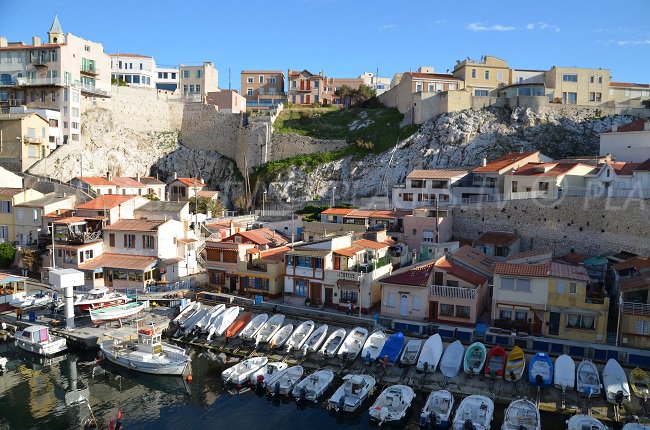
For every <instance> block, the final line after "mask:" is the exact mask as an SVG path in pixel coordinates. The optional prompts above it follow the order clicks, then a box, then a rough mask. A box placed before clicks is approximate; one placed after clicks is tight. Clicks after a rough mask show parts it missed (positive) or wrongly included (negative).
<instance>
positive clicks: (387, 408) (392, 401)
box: [369, 385, 415, 424]
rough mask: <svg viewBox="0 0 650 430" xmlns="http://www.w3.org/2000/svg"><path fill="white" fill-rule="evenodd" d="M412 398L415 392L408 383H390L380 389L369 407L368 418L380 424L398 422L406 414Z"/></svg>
mask: <svg viewBox="0 0 650 430" xmlns="http://www.w3.org/2000/svg"><path fill="white" fill-rule="evenodd" d="M414 398H415V392H414V391H413V389H412V388H411V387H409V386H408V385H391V386H390V387H388V388H386V389H385V390H384V391H382V393H381V394H380V395H379V397H377V400H375V403H374V404H373V405H372V406H371V407H370V410H369V413H370V418H371V419H372V420H374V421H378V422H379V423H380V424H383V423H385V422H391V423H395V422H398V421H400V420H402V418H404V417H405V416H406V411H408V408H409V407H410V406H411V403H412V402H413V399H414Z"/></svg>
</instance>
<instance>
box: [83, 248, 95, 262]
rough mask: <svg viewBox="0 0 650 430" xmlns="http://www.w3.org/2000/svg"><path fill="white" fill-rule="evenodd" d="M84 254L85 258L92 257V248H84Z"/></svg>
mask: <svg viewBox="0 0 650 430" xmlns="http://www.w3.org/2000/svg"><path fill="white" fill-rule="evenodd" d="M84 255H85V257H86V260H89V259H91V258H93V257H94V253H93V250H92V249H89V250H86V251H85V252H84Z"/></svg>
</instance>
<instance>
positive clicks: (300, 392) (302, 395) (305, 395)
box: [291, 369, 334, 402]
mask: <svg viewBox="0 0 650 430" xmlns="http://www.w3.org/2000/svg"><path fill="white" fill-rule="evenodd" d="M333 380H334V372H332V371H331V370H329V369H322V370H318V371H316V372H314V373H312V374H311V375H309V376H307V377H306V378H304V379H303V380H302V381H300V382H298V384H296V386H295V387H293V390H292V391H291V394H292V395H293V397H294V398H295V399H296V400H309V401H310V402H315V401H317V400H318V398H319V397H320V396H322V395H323V394H324V393H325V391H326V390H327V389H328V388H329V386H330V384H331V383H332V381H333Z"/></svg>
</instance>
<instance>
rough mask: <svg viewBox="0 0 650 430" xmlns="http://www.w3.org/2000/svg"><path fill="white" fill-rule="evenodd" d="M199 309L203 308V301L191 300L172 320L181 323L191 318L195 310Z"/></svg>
mask: <svg viewBox="0 0 650 430" xmlns="http://www.w3.org/2000/svg"><path fill="white" fill-rule="evenodd" d="M199 309H201V303H199V302H190V303H188V304H187V305H186V306H185V307H184V308H183V309H181V311H180V312H179V314H178V315H176V318H174V319H173V320H172V322H173V323H174V324H180V323H181V322H183V321H185V320H186V319H187V318H189V317H190V316H191V315H193V314H194V313H195V312H197V311H198V310H199Z"/></svg>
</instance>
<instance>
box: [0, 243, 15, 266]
mask: <svg viewBox="0 0 650 430" xmlns="http://www.w3.org/2000/svg"><path fill="white" fill-rule="evenodd" d="M14 258H16V248H14V247H13V245H12V244H10V243H9V242H3V243H0V267H2V268H5V269H8V268H9V267H11V265H12V264H13V262H14Z"/></svg>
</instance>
